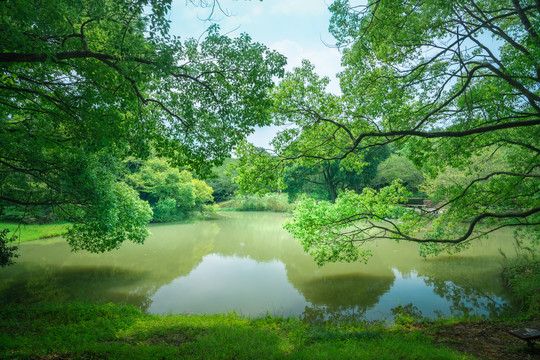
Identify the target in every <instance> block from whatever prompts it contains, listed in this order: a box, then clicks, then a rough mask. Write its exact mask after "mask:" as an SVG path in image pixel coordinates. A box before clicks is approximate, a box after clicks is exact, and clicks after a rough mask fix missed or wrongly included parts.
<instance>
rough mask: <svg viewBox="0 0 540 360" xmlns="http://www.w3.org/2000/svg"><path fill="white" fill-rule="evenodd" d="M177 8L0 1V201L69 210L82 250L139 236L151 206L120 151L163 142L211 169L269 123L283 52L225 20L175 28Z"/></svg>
mask: <svg viewBox="0 0 540 360" xmlns="http://www.w3.org/2000/svg"><path fill="white" fill-rule="evenodd" d="M190 3H193V4H195V5H197V4H199V2H197V1H190ZM200 3H201V4H204V2H200ZM170 6H171V1H170V0H136V1H127V0H120V1H117V0H114V1H113V0H97V1H94V0H92V1H90V0H83V1H69V0H52V1H37V0H7V1H0V22H1V23H2V27H1V30H0V31H1V33H0V34H1V36H0V48H1V49H2V51H1V52H0V69H1V70H0V72H1V74H2V75H1V78H0V114H1V116H0V147H1V148H2V153H1V154H0V207H2V208H5V207H9V208H10V210H13V208H18V209H19V210H18V212H19V213H20V214H23V217H24V215H25V214H28V210H29V209H32V208H36V207H48V208H49V209H51V210H50V211H52V212H55V213H58V214H61V217H62V218H64V219H66V220H69V221H72V222H74V223H76V225H75V226H74V227H73V228H72V229H71V230H70V233H69V237H68V238H69V242H70V244H71V245H72V246H73V247H74V248H75V249H88V250H91V251H104V250H108V249H111V248H115V247H117V246H119V245H120V243H121V242H122V241H124V240H131V241H134V242H142V241H143V240H144V238H145V237H146V235H147V231H146V230H145V226H146V224H147V223H148V221H149V220H150V219H151V216H152V215H151V209H150V206H149V205H148V204H147V203H146V202H144V201H141V200H140V199H139V198H138V196H137V193H136V192H135V191H133V190H131V189H130V188H129V187H128V186H127V185H126V184H125V183H124V182H122V181H121V180H120V178H121V176H122V171H123V169H122V168H121V160H122V159H125V158H126V157H128V156H130V155H133V156H135V157H138V158H143V159H144V158H145V157H148V156H149V154H150V149H154V150H155V152H156V154H157V155H158V156H165V157H168V158H170V159H171V160H172V161H173V163H174V164H176V165H179V164H182V165H184V166H188V167H189V168H190V169H191V170H193V171H196V172H198V173H199V174H207V173H208V172H209V170H210V169H211V168H212V166H214V165H217V164H220V163H221V162H222V161H223V159H224V158H226V157H228V156H229V154H230V151H231V149H232V148H233V146H234V145H235V144H236V143H237V142H238V141H239V140H241V139H244V138H245V136H246V135H247V134H249V133H251V132H252V131H253V128H254V126H256V125H259V126H262V125H266V124H268V123H269V122H270V120H269V119H270V117H269V113H268V107H269V106H270V101H269V99H268V98H267V94H268V91H269V89H270V88H271V87H273V78H274V77H276V76H278V77H279V76H281V74H282V71H283V69H282V68H283V65H284V63H285V59H284V57H283V56H281V55H279V54H277V53H276V52H273V51H270V50H268V49H267V48H266V47H265V46H263V45H261V44H258V43H254V42H253V41H252V40H251V39H250V37H249V36H248V35H246V34H242V35H241V36H239V37H238V38H235V39H232V38H229V37H227V36H224V35H221V34H220V33H219V29H218V28H217V27H212V28H211V29H209V31H208V32H207V34H206V37H204V38H202V39H200V40H196V39H184V40H181V39H179V38H176V37H173V36H170V35H169V34H168V28H169V21H170V20H169V19H168V11H169V10H170ZM163 204H165V205H164V206H165V207H166V206H168V205H170V204H168V203H167V204H166V203H165V202H164V203H163Z"/></svg>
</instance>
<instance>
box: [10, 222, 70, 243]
mask: <svg viewBox="0 0 540 360" xmlns="http://www.w3.org/2000/svg"><path fill="white" fill-rule="evenodd" d="M69 226H70V224H69V223H56V224H43V225H24V224H23V225H19V224H14V223H7V222H0V229H8V230H9V233H8V237H10V236H12V235H13V234H14V235H15V236H17V237H18V238H17V241H21V242H24V241H30V240H37V239H44V238H50V237H53V236H60V235H64V234H65V233H67V231H68V228H69Z"/></svg>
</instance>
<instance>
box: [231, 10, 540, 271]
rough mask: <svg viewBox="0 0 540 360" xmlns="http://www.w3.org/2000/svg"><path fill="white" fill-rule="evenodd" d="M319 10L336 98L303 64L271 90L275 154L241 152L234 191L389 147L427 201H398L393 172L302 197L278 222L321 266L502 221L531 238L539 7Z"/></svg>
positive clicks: (464, 238)
mask: <svg viewBox="0 0 540 360" xmlns="http://www.w3.org/2000/svg"><path fill="white" fill-rule="evenodd" d="M330 9H331V11H332V13H333V15H332V18H331V25H330V30H331V32H332V33H333V34H334V36H335V37H336V39H337V43H338V45H339V46H342V47H343V59H342V64H343V66H344V70H343V72H342V73H341V74H339V79H340V84H341V91H342V94H340V95H335V94H330V93H328V92H326V90H325V89H326V86H327V85H328V79H325V78H322V79H321V78H319V77H318V76H317V75H316V74H315V72H314V69H313V66H312V65H311V64H310V63H308V62H304V63H303V65H302V66H301V67H300V68H297V69H295V70H293V71H292V72H291V73H289V74H287V75H286V77H285V79H284V80H283V81H282V82H281V84H280V85H279V87H278V88H277V89H276V90H275V91H274V93H273V96H274V117H275V119H276V124H278V125H281V126H284V127H286V129H285V130H283V131H281V132H280V133H279V134H278V135H277V136H276V138H275V139H274V141H273V145H274V147H275V151H276V153H275V154H273V156H271V155H265V154H260V153H258V152H255V151H253V149H252V148H250V146H249V145H242V146H241V147H240V148H239V152H240V154H241V155H242V156H243V160H242V159H241V160H240V161H241V163H242V164H243V165H245V166H246V168H245V169H244V170H243V171H241V173H240V180H239V185H240V187H241V188H242V189H244V190H245V191H252V192H264V191H268V190H271V189H273V188H276V187H283V174H284V171H285V169H287V168H288V167H290V166H291V164H298V165H300V166H306V167H308V168H312V167H314V166H317V165H319V164H323V163H324V162H328V161H340V162H341V166H343V167H344V168H346V169H348V170H354V171H356V172H361V171H362V169H363V168H364V167H365V166H366V161H365V156H366V151H368V150H370V149H373V148H378V147H381V146H386V145H388V144H393V145H394V146H396V147H397V148H398V149H400V153H401V154H402V155H403V156H406V157H407V158H408V159H410V160H411V161H412V163H414V165H415V166H416V167H417V168H419V169H421V171H422V172H423V173H424V174H425V177H426V178H427V182H428V188H427V189H426V191H428V192H429V194H430V196H432V198H433V200H434V201H435V203H436V206H434V207H432V208H429V209H426V210H425V211H415V210H412V209H407V208H404V207H402V206H399V205H400V204H403V203H404V202H406V201H407V198H408V197H410V196H411V195H412V194H411V192H410V191H408V190H407V189H406V188H405V186H404V184H403V183H402V182H399V181H398V182H395V181H394V182H392V183H391V184H390V185H389V186H387V187H383V188H381V189H380V190H379V191H378V192H376V191H373V190H371V189H367V188H366V189H364V190H363V191H362V192H360V193H359V192H353V191H345V192H342V193H341V195H340V196H338V198H337V199H336V201H335V203H333V204H332V203H327V202H316V201H313V200H311V199H308V198H306V199H305V200H304V201H303V202H302V203H301V204H300V205H299V206H298V207H297V209H296V212H295V215H294V220H293V221H292V222H291V223H290V224H289V225H288V226H287V228H288V230H289V231H291V232H292V233H293V234H294V236H295V237H297V238H299V239H300V241H301V242H302V244H303V245H304V247H305V249H306V251H308V252H310V253H311V254H313V256H314V257H315V258H316V259H317V261H318V262H319V263H321V264H322V263H324V262H326V261H339V260H346V261H351V260H356V259H364V260H365V259H366V256H368V254H366V253H365V252H363V251H362V250H361V249H359V247H358V246H357V245H359V244H361V243H362V242H363V241H366V240H372V239H385V238H391V239H397V240H400V239H401V240H408V241H414V242H418V243H421V244H422V245H421V253H422V254H424V255H427V254H436V253H439V252H440V251H443V250H449V251H455V250H459V248H460V247H462V246H464V245H465V244H466V243H468V242H469V241H471V240H473V239H476V238H479V237H482V236H484V235H485V234H488V233H489V232H491V231H494V230H495V229H498V228H501V227H513V228H515V229H517V230H523V229H526V230H527V233H526V234H523V233H521V235H528V236H531V237H532V238H533V239H534V240H535V241H538V233H539V229H540V226H539V224H540V217H539V214H540V207H539V201H540V180H539V178H540V163H539V162H538V158H539V154H540V149H539V148H538V139H539V138H540V127H539V125H540V65H539V64H540V37H539V33H540V20H539V19H540V16H539V15H540V5H539V3H538V2H537V1H536V2H533V1H532V0H505V1H496V2H495V1H488V0H486V1H469V0H464V1H447V2H441V1H438V0H427V1H423V2H417V1H400V2H395V1H391V0H370V1H368V2H367V4H361V5H360V4H357V3H355V2H350V1H348V0H338V1H335V2H334V3H333V4H332V5H331V6H330ZM479 159H482V160H480V161H479ZM490 159H497V161H491V160H490ZM456 175H459V176H458V177H459V181H444V178H445V177H446V178H452V177H454V180H455V179H456V178H455V176H456ZM381 185H382V183H381ZM426 228H427V229H432V231H427V232H426V231H423V232H419V230H421V229H426Z"/></svg>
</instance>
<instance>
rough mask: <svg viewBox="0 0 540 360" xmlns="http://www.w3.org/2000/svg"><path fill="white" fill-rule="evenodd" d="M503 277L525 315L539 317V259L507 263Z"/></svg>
mask: <svg viewBox="0 0 540 360" xmlns="http://www.w3.org/2000/svg"><path fill="white" fill-rule="evenodd" d="M503 279H504V281H505V282H506V284H507V286H508V287H509V288H510V290H511V291H512V293H513V294H514V296H515V297H516V299H517V300H519V301H520V302H521V311H522V312H523V313H524V314H526V316H527V317H531V318H535V319H540V261H538V260H530V259H529V260H526V261H518V262H514V263H512V264H509V265H507V266H506V267H505V269H504V271H503Z"/></svg>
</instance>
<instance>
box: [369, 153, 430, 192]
mask: <svg viewBox="0 0 540 360" xmlns="http://www.w3.org/2000/svg"><path fill="white" fill-rule="evenodd" d="M398 179H400V180H402V181H403V186H405V187H406V188H407V190H409V191H410V192H412V193H418V191H419V187H420V185H422V183H423V182H424V176H423V175H422V173H421V172H420V171H419V170H418V169H417V168H416V167H415V166H414V164H413V163H412V161H410V160H409V159H407V158H406V157H404V156H401V155H399V154H397V153H394V154H392V155H390V157H389V158H388V159H386V160H385V161H383V162H381V163H380V164H379V165H378V167H377V174H376V176H375V178H373V180H372V181H371V185H372V186H373V187H374V188H375V189H378V188H381V187H384V186H389V185H390V184H391V183H392V182H394V180H398Z"/></svg>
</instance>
